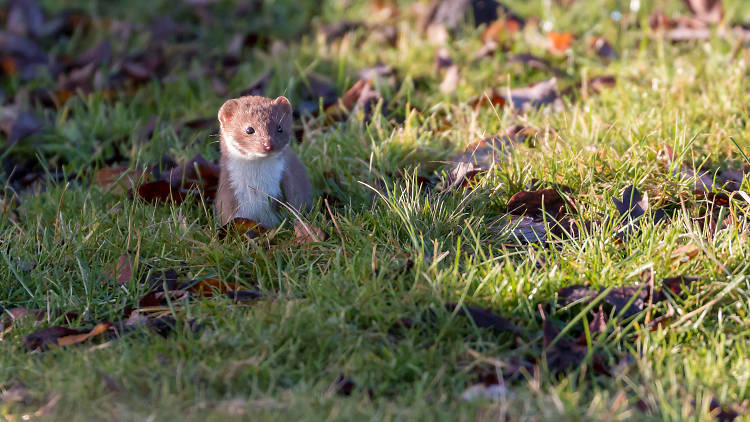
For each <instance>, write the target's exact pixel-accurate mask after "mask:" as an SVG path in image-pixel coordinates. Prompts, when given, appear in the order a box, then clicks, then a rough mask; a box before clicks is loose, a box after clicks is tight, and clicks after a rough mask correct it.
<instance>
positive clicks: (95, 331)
mask: <svg viewBox="0 0 750 422" xmlns="http://www.w3.org/2000/svg"><path fill="white" fill-rule="evenodd" d="M111 326H112V324H110V323H99V324H96V326H94V328H92V329H91V331H89V332H86V333H80V334H70V335H65V336H62V337H59V338H58V339H57V345H58V346H70V345H72V344H78V343H82V342H84V341H86V340H88V339H90V338H92V337H96V336H98V335H99V334H102V333H104V332H106V331H107V330H109V328H110V327H111Z"/></svg>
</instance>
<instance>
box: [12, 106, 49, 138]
mask: <svg viewBox="0 0 750 422" xmlns="http://www.w3.org/2000/svg"><path fill="white" fill-rule="evenodd" d="M42 127H43V124H42V122H41V120H39V119H37V118H36V117H34V115H32V114H31V113H27V112H21V113H19V114H18V117H16V121H15V122H14V123H13V126H12V128H11V130H10V136H9V137H8V142H9V143H10V144H11V145H13V144H15V143H16V142H18V141H20V140H21V139H24V138H26V137H28V136H31V135H33V134H35V133H37V132H39V131H40V130H41V129H42Z"/></svg>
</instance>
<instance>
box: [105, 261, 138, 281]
mask: <svg viewBox="0 0 750 422" xmlns="http://www.w3.org/2000/svg"><path fill="white" fill-rule="evenodd" d="M108 276H109V278H110V279H113V280H114V281H116V282H117V283H118V284H128V283H130V279H131V278H132V277H133V264H132V262H131V260H130V256H128V255H122V256H121V257H120V259H119V260H118V261H117V265H115V267H114V268H113V271H112V272H110V273H109V274H108Z"/></svg>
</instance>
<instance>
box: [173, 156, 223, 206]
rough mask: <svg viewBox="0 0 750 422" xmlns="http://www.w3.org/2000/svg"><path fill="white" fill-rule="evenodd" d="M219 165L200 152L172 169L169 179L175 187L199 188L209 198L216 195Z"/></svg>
mask: <svg viewBox="0 0 750 422" xmlns="http://www.w3.org/2000/svg"><path fill="white" fill-rule="evenodd" d="M220 172H221V169H220V167H219V166H218V165H216V164H214V163H212V162H210V161H208V160H206V159H205V158H204V157H203V156H202V155H200V154H198V155H196V156H194V157H193V158H191V159H190V160H188V161H186V162H185V163H183V164H180V165H178V166H177V167H175V168H173V169H172V170H170V172H169V175H168V176H167V181H168V182H169V184H171V185H172V186H173V187H175V188H180V187H182V188H188V189H189V188H199V189H201V190H202V192H203V193H204V195H205V196H206V197H208V198H213V197H215V196H216V189H217V188H218V186H219V173H220Z"/></svg>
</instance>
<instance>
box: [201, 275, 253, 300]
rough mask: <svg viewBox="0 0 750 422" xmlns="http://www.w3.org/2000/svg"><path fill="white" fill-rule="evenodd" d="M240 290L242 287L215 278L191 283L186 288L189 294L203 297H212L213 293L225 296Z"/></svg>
mask: <svg viewBox="0 0 750 422" xmlns="http://www.w3.org/2000/svg"><path fill="white" fill-rule="evenodd" d="M241 289H242V286H240V285H239V284H236V283H230V282H227V281H223V280H219V279H217V278H204V279H203V280H200V281H198V282H195V283H192V285H191V286H190V287H188V291H189V292H190V293H193V294H196V295H199V296H203V297H212V296H213V295H214V292H219V293H221V294H226V293H227V292H229V291H238V290H241Z"/></svg>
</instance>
